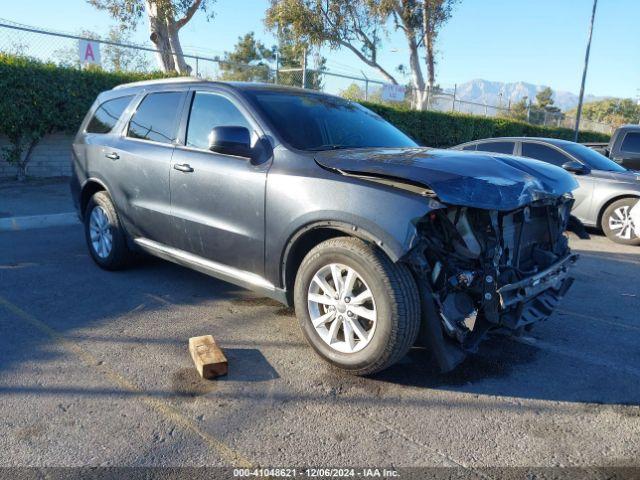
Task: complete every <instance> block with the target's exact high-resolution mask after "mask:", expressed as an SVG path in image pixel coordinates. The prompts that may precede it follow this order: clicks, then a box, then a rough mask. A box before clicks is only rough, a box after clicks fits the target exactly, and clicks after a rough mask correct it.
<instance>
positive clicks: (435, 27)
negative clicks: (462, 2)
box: [378, 0, 459, 110]
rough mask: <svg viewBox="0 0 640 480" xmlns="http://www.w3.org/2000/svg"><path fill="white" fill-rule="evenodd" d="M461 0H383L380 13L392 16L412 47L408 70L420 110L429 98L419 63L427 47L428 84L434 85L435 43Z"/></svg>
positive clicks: (415, 103)
mask: <svg viewBox="0 0 640 480" xmlns="http://www.w3.org/2000/svg"><path fill="white" fill-rule="evenodd" d="M458 1H459V0H382V3H381V4H380V8H379V10H378V11H379V12H380V14H381V15H382V16H383V18H387V17H391V18H392V19H393V22H394V25H395V28H396V29H397V30H401V31H402V32H403V33H404V36H405V39H406V41H407V47H408V48H409V69H410V75H411V86H412V91H413V92H412V93H413V104H414V107H415V108H417V109H419V110H421V109H422V108H423V107H424V103H425V101H426V100H427V97H428V91H427V88H426V87H427V83H426V82H425V80H424V75H423V73H422V66H421V63H420V51H421V50H424V52H425V55H424V60H425V63H426V67H427V81H428V86H429V88H430V89H432V88H433V87H434V85H435V77H436V74H435V64H436V62H435V42H436V38H437V36H438V32H439V30H440V28H441V27H442V25H444V23H446V22H447V20H449V18H451V13H452V10H453V7H454V5H455V4H456V3H457V2H458Z"/></svg>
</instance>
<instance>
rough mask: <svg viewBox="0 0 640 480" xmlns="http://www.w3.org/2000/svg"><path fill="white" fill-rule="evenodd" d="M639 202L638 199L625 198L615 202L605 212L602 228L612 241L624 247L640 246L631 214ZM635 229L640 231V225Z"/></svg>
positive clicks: (639, 239)
mask: <svg viewBox="0 0 640 480" xmlns="http://www.w3.org/2000/svg"><path fill="white" fill-rule="evenodd" d="M638 201H639V200H638V199H637V198H623V199H621V200H617V201H615V202H613V203H612V204H611V205H609V206H608V207H607V209H606V210H605V211H604V213H603V214H602V221H601V227H602V231H603V232H604V234H605V235H606V236H607V237H608V238H609V239H610V240H612V241H614V242H616V243H620V244H622V245H640V238H639V237H638V236H637V235H636V233H635V231H634V224H633V222H632V220H631V216H630V214H629V212H630V211H631V209H632V208H633V207H634V206H635V205H636V203H638ZM635 227H636V228H639V229H640V225H638V226H635Z"/></svg>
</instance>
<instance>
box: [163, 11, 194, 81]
mask: <svg viewBox="0 0 640 480" xmlns="http://www.w3.org/2000/svg"><path fill="white" fill-rule="evenodd" d="M167 32H168V34H169V45H170V46H171V51H172V52H173V61H174V64H175V65H176V66H177V67H178V73H180V75H191V67H190V66H189V65H188V64H187V62H185V60H184V53H183V51H182V45H181V44H180V37H179V36H178V29H177V28H176V22H175V21H174V20H172V19H167Z"/></svg>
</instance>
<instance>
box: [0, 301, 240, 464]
mask: <svg viewBox="0 0 640 480" xmlns="http://www.w3.org/2000/svg"><path fill="white" fill-rule="evenodd" d="M0 305H2V306H3V307H5V308H6V309H7V310H8V311H10V312H11V313H13V314H14V315H15V316H17V317H19V318H20V319H22V320H24V321H25V322H27V323H28V324H29V325H31V326H33V327H34V328H36V329H37V330H39V331H40V332H42V333H44V334H46V335H48V336H50V337H51V338H52V339H53V340H54V341H56V342H57V343H58V344H60V345H61V346H62V347H63V348H65V349H66V350H68V351H70V352H72V353H73V354H74V355H76V356H77V357H78V358H79V359H80V360H81V361H82V362H83V363H84V364H85V365H86V366H87V367H90V368H91V369H93V370H95V369H96V368H97V369H99V370H100V371H101V372H102V373H103V374H104V376H105V377H107V378H108V379H109V380H110V381H111V382H112V383H113V384H115V385H116V386H117V387H118V388H121V389H122V390H126V391H128V392H131V393H135V394H136V395H137V398H139V399H140V400H142V401H143V402H144V403H146V404H147V405H148V406H150V407H151V408H153V409H154V410H155V411H156V412H157V413H159V414H160V415H162V416H163V417H164V418H165V419H167V420H169V421H171V422H173V423H175V424H176V425H179V426H181V427H183V428H184V429H185V430H188V431H190V432H191V433H194V434H195V435H197V436H198V437H200V438H201V439H202V440H203V441H204V443H206V444H207V445H208V446H209V447H210V448H211V449H213V450H215V451H216V452H217V453H218V454H220V456H221V457H222V458H223V459H224V460H225V461H227V462H229V463H230V464H232V465H234V466H237V467H243V468H250V467H252V463H251V462H250V461H249V460H248V459H247V458H245V457H243V456H242V454H240V453H239V452H237V451H235V450H234V449H232V448H231V447H229V446H227V445H226V444H225V443H224V442H222V441H221V440H218V439H217V438H215V437H214V436H213V435H211V434H209V433H207V432H204V431H202V430H201V429H200V428H198V425H197V424H196V423H195V422H194V421H193V420H191V419H189V418H187V417H185V416H184V415H182V413H180V411H179V410H178V409H176V408H175V407H173V406H171V405H170V404H168V403H166V402H164V401H162V400H160V399H159V398H155V397H153V396H151V395H148V394H146V393H145V392H144V390H142V389H141V388H140V387H138V386H137V385H135V384H134V383H132V382H131V381H129V380H127V379H126V378H125V377H123V376H122V375H120V374H119V373H118V372H116V371H115V370H112V369H111V368H109V367H108V366H106V365H105V364H102V365H101V366H99V367H96V365H98V359H97V358H96V357H94V356H93V355H91V354H90V353H88V352H87V351H85V350H83V349H82V348H81V347H79V346H78V345H77V344H75V343H73V342H71V341H69V340H67V339H66V338H64V336H63V335H61V334H60V333H58V332H57V331H56V330H54V329H53V328H51V327H50V326H49V325H47V324H46V323H44V322H42V321H41V320H38V319H37V318H36V317H34V316H33V315H31V314H29V313H27V312H25V311H24V310H22V309H21V308H20V307H18V306H16V305H14V304H13V303H11V302H9V301H8V300H6V299H5V298H2V297H0Z"/></svg>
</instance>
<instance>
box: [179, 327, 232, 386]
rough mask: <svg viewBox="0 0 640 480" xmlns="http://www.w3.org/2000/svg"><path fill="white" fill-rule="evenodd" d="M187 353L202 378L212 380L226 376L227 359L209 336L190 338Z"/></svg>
mask: <svg viewBox="0 0 640 480" xmlns="http://www.w3.org/2000/svg"><path fill="white" fill-rule="evenodd" d="M189 352H190V353H191V358H192V359H193V363H195V364H196V368H197V369H198V373H199V374H200V376H201V377H202V378H207V379H212V378H216V377H219V376H220V375H226V374H227V370H228V366H227V358H226V357H225V356H224V353H222V350H220V347H218V345H216V341H215V340H214V339H213V337H212V336H211V335H203V336H201V337H191V338H190V339H189Z"/></svg>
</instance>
